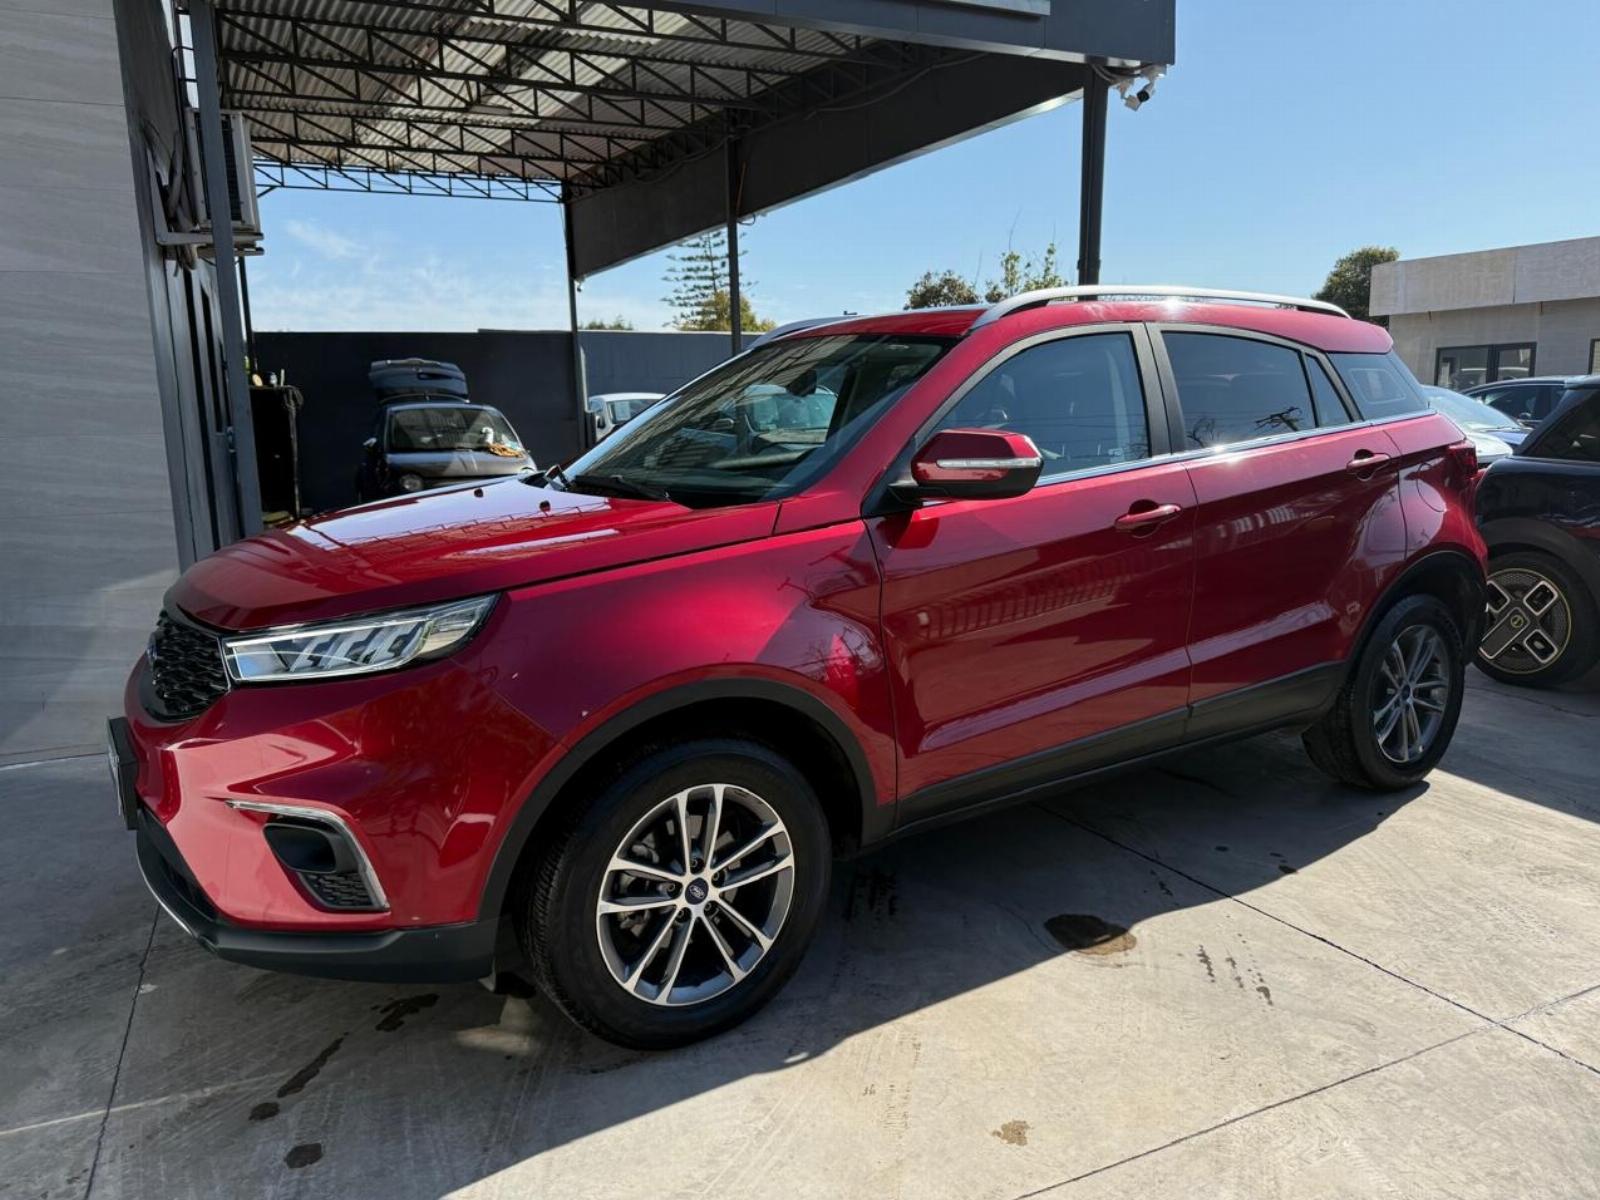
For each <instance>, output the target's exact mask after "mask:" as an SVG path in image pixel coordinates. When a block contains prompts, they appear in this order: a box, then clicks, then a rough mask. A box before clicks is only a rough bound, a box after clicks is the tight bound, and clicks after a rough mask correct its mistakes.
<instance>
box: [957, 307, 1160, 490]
mask: <svg viewBox="0 0 1600 1200" xmlns="http://www.w3.org/2000/svg"><path fill="white" fill-rule="evenodd" d="M939 428H940V429H1004V430H1007V431H1010V432H1014V433H1025V434H1027V435H1028V436H1029V437H1030V438H1032V439H1033V444H1034V445H1036V446H1038V447H1039V453H1040V454H1042V455H1043V456H1044V473H1043V478H1045V479H1049V478H1050V477H1052V476H1055V475H1063V474H1065V473H1067V472H1069V471H1081V470H1083V469H1085V468H1088V467H1106V466H1113V465H1115V464H1117V463H1124V462H1133V461H1135V460H1137V459H1141V458H1148V457H1149V456H1150V424H1149V421H1148V419H1147V418H1146V416H1145V407H1144V388H1143V386H1142V385H1141V384H1140V382H1139V364H1138V358H1137V357H1136V355H1135V354H1134V349H1133V339H1132V338H1131V337H1130V336H1129V335H1128V334H1126V333H1092V334H1083V335H1080V336H1077V337H1066V338H1060V339H1058V340H1056V341H1053V342H1044V343H1042V344H1040V345H1037V346H1031V347H1029V348H1028V349H1026V350H1023V351H1021V352H1020V353H1018V354H1014V355H1013V356H1012V357H1010V358H1008V359H1006V360H1005V361H1004V362H1002V363H1001V364H1000V365H999V366H997V367H995V368H994V370H992V371H990V372H989V373H988V374H987V375H985V376H984V377H983V379H982V380H980V381H979V382H978V384H977V386H975V387H974V388H973V389H972V390H971V391H970V392H968V393H967V394H966V395H965V396H963V397H962V398H961V399H960V400H959V401H958V402H957V403H956V406H955V407H954V408H952V409H951V410H950V411H949V412H948V413H946V414H945V416H944V418H943V419H942V420H941V421H940V422H939Z"/></svg>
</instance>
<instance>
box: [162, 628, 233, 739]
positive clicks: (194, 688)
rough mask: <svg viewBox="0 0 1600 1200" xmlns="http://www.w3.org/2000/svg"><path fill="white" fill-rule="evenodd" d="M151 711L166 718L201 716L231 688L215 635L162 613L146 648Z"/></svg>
mask: <svg viewBox="0 0 1600 1200" xmlns="http://www.w3.org/2000/svg"><path fill="white" fill-rule="evenodd" d="M145 653H146V656H147V657H148V659H149V663H150V687H149V689H148V694H147V696H146V699H147V700H148V701H149V708H150V711H151V712H152V713H153V714H154V715H155V716H158V717H162V718H165V719H167V720H184V719H187V718H189V717H195V716H199V715H200V714H201V713H203V712H204V711H205V710H206V709H208V708H210V707H211V706H212V705H213V704H215V703H216V702H217V700H218V699H220V698H221V697H222V694H223V693H224V692H226V691H227V690H228V672H227V669H226V668H225V667H223V665H222V644H221V643H220V642H219V641H218V640H217V639H216V637H215V635H213V634H210V633H207V632H206V631H205V630H204V629H199V628H197V627H195V626H193V625H190V624H188V623H187V622H185V621H176V620H173V618H172V617H171V616H169V615H168V614H166V613H162V614H161V616H160V618H159V619H158V620H157V621H156V631H155V632H154V633H152V634H151V635H150V643H149V646H148V647H147V648H146V651H145Z"/></svg>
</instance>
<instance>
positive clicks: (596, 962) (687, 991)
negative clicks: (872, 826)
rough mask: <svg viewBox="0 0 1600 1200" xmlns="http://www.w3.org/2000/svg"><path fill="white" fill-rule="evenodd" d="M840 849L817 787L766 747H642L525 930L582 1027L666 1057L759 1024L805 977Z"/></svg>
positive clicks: (545, 973) (599, 800) (604, 790)
mask: <svg viewBox="0 0 1600 1200" xmlns="http://www.w3.org/2000/svg"><path fill="white" fill-rule="evenodd" d="M830 868H831V851H830V842H829V837H828V828H827V823H826V821H825V819H824V817H823V815H822V808H821V805H820V804H819V803H818V801H817V798H816V795H815V794H814V792H813V791H812V789H811V786H810V784H809V783H808V782H807V781H806V779H805V777H804V776H803V775H802V774H801V773H800V772H799V771H798V770H797V769H796V768H795V767H794V766H793V765H792V764H791V763H789V762H788V761H787V760H786V759H784V758H783V757H782V756H780V755H778V754H777V753H776V752H774V751H773V750H771V749H769V748H768V747H766V746H763V745H761V744H760V743H757V742H751V741H745V740H742V739H737V740H736V739H715V740H705V741H699V742H690V743H687V744H683V745H677V746H669V747H660V748H655V749H652V750H648V751H645V752H643V753H642V754H641V755H639V756H638V757H636V758H635V759H634V760H633V761H632V763H631V765H629V766H627V767H626V768H625V769H623V770H622V771H620V773H618V774H617V775H616V776H615V777H614V778H613V779H612V780H611V781H610V782H609V783H607V784H604V785H602V786H601V788H600V790H599V792H598V794H597V795H596V796H595V797H594V799H593V800H592V801H591V802H590V803H589V804H588V806H587V807H585V808H584V809H583V810H582V811H581V812H579V813H578V814H576V817H575V819H574V820H573V821H572V822H571V823H570V824H569V826H568V828H567V829H566V830H565V831H564V832H563V833H562V834H561V835H560V836H558V838H557V840H556V844H554V845H552V846H551V847H550V848H549V849H548V850H547V851H546V852H545V854H544V856H543V858H542V859H541V861H540V862H539V863H538V864H537V867H536V868H535V873H534V876H533V879H532V886H531V887H530V888H529V889H528V894H527V902H526V904H525V905H523V906H522V907H521V909H520V911H519V912H518V914H517V916H518V920H517V928H518V932H519V935H520V938H521V941H522V945H523V950H524V952H525V953H526V954H527V956H528V959H529V961H530V962H531V963H532V965H533V970H534V975H535V978H536V979H537V980H538V982H539V985H540V988H541V990H542V991H544V992H545V994H546V995H548V996H549V997H550V998H551V999H552V1000H553V1001H554V1002H555V1003H556V1004H557V1005H558V1006H559V1007H560V1008H561V1009H562V1010H563V1011H564V1012H565V1013H566V1014H567V1015H568V1016H569V1017H570V1018H572V1020H574V1021H575V1022H577V1024H579V1025H581V1026H583V1027H584V1028H585V1029H588V1030H589V1031H591V1032H592V1033H595V1034H597V1035H599V1036H600V1037H603V1038H605V1039H606V1040H608V1041H612V1042H616V1043H618V1044H620V1045H625V1046H631V1047H635V1048H638V1049H647V1050H657V1049H666V1048H669V1047H673V1046H681V1045H685V1044H687V1043H689V1042H693V1041H697V1040H699V1039H700V1038H704V1037H708V1036H710V1035H712V1034H714V1033H718V1032H720V1031H722V1030H724V1029H728V1028H730V1027H731V1026H733V1025H735V1024H737V1023H739V1022H740V1021H743V1020H745V1019H746V1018H747V1017H749V1016H750V1015H752V1014H753V1013H754V1012H755V1011H756V1010H757V1009H759V1008H760V1007H761V1006H762V1005H764V1004H765V1003H766V1002H767V1001H768V1000H769V999H770V998H771V997H772V996H773V995H774V994H775V993H776V992H777V991H778V989H779V988H780V987H782V986H783V984H784V982H785V981H786V980H787V979H788V978H789V976H790V975H792V974H793V973H794V970H795V968H796V967H798V966H799V964H800V960H801V958H802V956H803V955H804V953H805V950H806V946H807V945H808V943H809V942H810V940H811V937H812V934H813V933H814V932H815V929H816V926H817V922H818V920H819V918H820V917H821V914H822V911H823V908H824V904H825V900H826V896H827V890H828V878H829V873H830Z"/></svg>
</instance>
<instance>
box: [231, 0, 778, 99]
mask: <svg viewBox="0 0 1600 1200" xmlns="http://www.w3.org/2000/svg"><path fill="white" fill-rule="evenodd" d="M223 22H224V25H225V27H226V28H227V29H228V31H229V34H230V36H229V38H228V40H227V43H226V44H225V49H224V57H225V58H226V60H227V61H228V62H229V63H230V64H233V65H235V66H238V67H243V68H247V69H248V68H255V67H269V66H275V67H283V68H286V69H287V71H288V74H289V80H288V87H287V88H284V90H285V91H287V92H298V91H300V90H302V88H301V85H300V81H299V79H298V78H297V74H296V73H297V72H305V73H306V75H307V76H309V78H311V79H314V80H316V81H317V82H318V83H321V84H323V85H324V86H325V87H327V88H328V89H329V90H330V91H332V92H334V93H336V94H337V95H338V96H341V97H343V98H345V99H348V100H353V101H360V100H363V99H369V98H370V99H377V100H389V101H390V102H391V103H392V102H394V101H395V100H400V101H402V102H404V101H405V100H407V99H413V98H414V99H416V100H417V101H418V102H421V100H422V95H423V93H422V90H421V88H420V87H415V88H413V87H409V86H407V85H409V84H412V83H414V82H416V83H426V84H431V85H433V86H434V87H436V88H437V89H438V90H439V91H441V92H443V93H445V94H446V95H447V96H449V97H450V98H451V99H453V100H455V101H457V102H458V103H460V104H464V105H471V104H477V103H481V102H482V99H483V95H484V94H488V93H493V94H494V95H497V96H503V95H504V94H505V93H506V92H507V91H512V92H517V93H527V92H532V93H535V94H545V95H554V96H557V97H561V98H563V99H564V98H565V97H567V96H592V97H596V98H598V99H602V100H624V101H648V102H653V103H655V104H657V105H664V104H675V105H692V106H702V107H706V108H710V109H723V108H736V109H760V108H762V107H764V105H763V102H762V98H761V97H762V94H763V93H765V92H766V91H768V90H769V89H770V88H771V87H772V86H773V85H774V84H777V83H781V82H784V81H785V80H788V79H793V78H794V75H793V74H792V73H789V72H784V71H770V72H769V71H764V70H757V69H755V68H751V67H740V66H722V65H700V64H696V63H683V62H674V61H672V60H669V59H659V58H657V59H649V58H645V57H641V56H638V55H632V54H629V55H627V56H626V57H624V56H621V55H617V54H606V53H605V52H604V51H581V50H574V49H563V48H560V47H527V46H511V45H495V44H492V43H490V44H486V43H482V42H480V41H479V40H478V39H476V38H471V37H457V36H452V35H445V34H428V33H422V34H417V33H410V34H399V33H384V32H380V31H377V30H373V29H362V28H357V29H355V30H346V29H343V28H341V27H337V26H333V25H330V24H328V23H325V22H321V21H310V20H306V21H296V22H295V23H294V24H292V25H291V26H290V27H289V35H288V37H287V39H283V38H280V37H274V36H272V35H270V34H268V33H266V32H263V31H262V30H259V29H256V28H252V27H251V24H250V22H249V21H247V20H241V19H240V18H239V17H238V16H237V15H234V14H229V15H228V16H226V17H224V18H223ZM352 41H353V42H354V43H355V44H354V45H350V44H347V43H349V42H352ZM608 60H609V61H608ZM612 64H620V65H612ZM584 71H587V72H589V73H591V74H592V75H593V76H594V80H593V81H583V80H581V79H580V74H581V73H582V72H584ZM251 73H252V74H253V75H255V76H256V77H257V78H259V79H261V80H262V81H263V82H266V81H268V80H279V76H280V75H281V74H282V72H277V73H274V72H270V71H252V72H251ZM684 75H686V76H687V78H684V77H683V76H684ZM279 82H280V83H281V80H279ZM456 85H460V86H456ZM268 86H269V87H271V86H272V85H271V84H268Z"/></svg>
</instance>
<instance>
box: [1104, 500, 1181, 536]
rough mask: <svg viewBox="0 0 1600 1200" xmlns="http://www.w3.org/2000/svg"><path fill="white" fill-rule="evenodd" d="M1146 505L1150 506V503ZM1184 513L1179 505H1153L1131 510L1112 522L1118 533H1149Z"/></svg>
mask: <svg viewBox="0 0 1600 1200" xmlns="http://www.w3.org/2000/svg"><path fill="white" fill-rule="evenodd" d="M1144 503H1146V504H1148V503H1149V501H1145V502H1144ZM1182 511H1183V508H1182V507H1181V506H1180V505H1177V504H1152V505H1150V507H1149V508H1131V509H1129V510H1128V511H1127V512H1125V513H1123V514H1122V515H1121V516H1120V517H1118V518H1117V519H1116V520H1115V521H1113V522H1112V526H1113V528H1115V529H1116V531H1117V532H1118V533H1135V534H1137V533H1149V532H1151V531H1152V530H1154V529H1155V527H1156V526H1157V525H1162V524H1165V523H1166V522H1168V521H1170V520H1172V518H1173V517H1175V516H1177V515H1178V514H1179V513H1181V512H1182Z"/></svg>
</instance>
